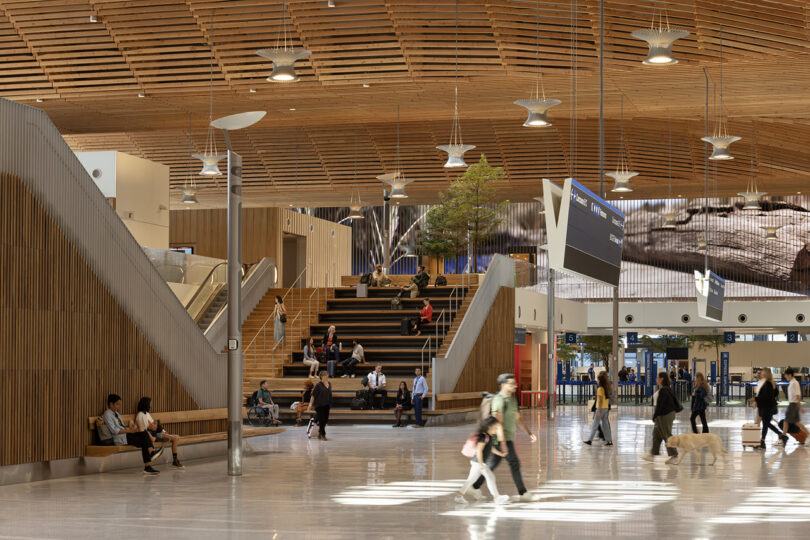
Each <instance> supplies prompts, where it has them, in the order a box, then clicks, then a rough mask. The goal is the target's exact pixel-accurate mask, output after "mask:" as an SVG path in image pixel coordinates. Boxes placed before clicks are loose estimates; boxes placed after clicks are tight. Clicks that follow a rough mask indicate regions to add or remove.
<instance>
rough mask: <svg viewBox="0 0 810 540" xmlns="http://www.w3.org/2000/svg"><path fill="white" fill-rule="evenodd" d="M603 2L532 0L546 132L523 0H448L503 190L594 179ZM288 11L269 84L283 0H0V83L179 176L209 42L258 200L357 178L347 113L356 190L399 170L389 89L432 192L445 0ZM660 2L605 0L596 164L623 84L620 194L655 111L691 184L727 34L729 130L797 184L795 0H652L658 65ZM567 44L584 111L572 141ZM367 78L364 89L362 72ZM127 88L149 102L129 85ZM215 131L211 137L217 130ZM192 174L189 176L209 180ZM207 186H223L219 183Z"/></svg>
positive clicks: (343, 1)
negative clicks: (291, 57)
mask: <svg viewBox="0 0 810 540" xmlns="http://www.w3.org/2000/svg"><path fill="white" fill-rule="evenodd" d="M598 6H599V4H598V1H597V0H579V1H577V2H576V10H575V16H572V11H571V3H570V2H566V1H549V0H543V1H542V2H541V3H540V11H541V13H540V16H541V26H540V50H541V62H542V65H543V72H544V77H543V79H544V83H545V89H546V95H547V96H548V97H556V98H559V99H561V100H563V104H562V105H560V106H558V107H555V108H554V109H552V110H551V113H550V117H551V118H552V120H553V122H554V127H553V128H552V129H551V131H547V130H530V129H529V130H527V129H524V128H521V127H520V123H521V122H522V120H523V118H524V115H525V112H524V111H523V110H522V109H520V108H518V107H516V106H514V105H513V104H512V101H513V100H514V99H517V98H521V97H527V96H528V95H529V92H530V91H531V90H532V87H533V85H534V78H535V69H536V66H535V36H536V28H535V21H536V14H535V11H534V10H535V2H534V1H533V0H491V1H488V2H484V1H481V0H460V2H459V64H460V65H459V97H460V105H461V115H462V129H463V134H464V139H465V142H467V143H469V144H474V145H476V147H477V148H476V149H475V150H474V151H473V152H471V154H468V161H475V160H476V159H477V156H478V155H479V153H480V152H484V153H485V154H486V155H487V157H488V158H489V160H490V162H491V163H493V164H498V165H503V166H504V167H505V168H506V169H507V172H508V174H509V177H510V180H509V186H510V187H509V194H508V196H509V197H512V198H514V197H522V198H528V197H530V196H533V195H534V194H536V191H537V190H538V189H539V188H538V185H537V181H538V179H539V178H541V177H542V176H544V175H545V171H546V169H547V168H550V171H551V173H552V177H557V178H560V177H563V176H565V175H566V174H568V173H569V171H572V170H576V171H577V176H578V177H580V178H581V179H583V180H584V181H585V182H592V183H594V184H595V183H596V181H597V179H596V170H597V167H598V146H597V138H596V124H595V122H594V120H593V118H594V117H595V115H596V114H597V112H598V96H599V93H598V77H597V55H596V45H597V38H598V35H599V26H598V23H599V18H598V15H599V13H598ZM288 7H289V17H288V32H289V36H290V39H291V42H292V44H294V45H296V46H303V47H306V48H308V49H310V50H311V51H312V56H311V57H310V58H308V59H305V60H303V61H300V62H298V64H297V67H298V71H299V73H300V74H301V76H302V81H301V82H299V83H296V84H288V85H278V84H270V83H267V82H266V81H265V78H266V77H267V75H268V74H269V72H270V71H271V69H272V67H271V65H270V63H269V62H268V61H266V60H264V59H262V58H260V57H258V56H257V55H256V54H255V51H256V50H257V49H259V48H262V47H267V46H273V45H274V44H275V42H276V38H277V36H278V32H279V30H280V29H281V25H282V12H281V2H280V1H279V0H186V1H181V0H141V1H138V2H131V1H125V0H109V1H102V0H55V1H49V2H40V1H34V0H4V1H3V2H2V4H0V52H3V53H5V55H4V58H3V60H0V61H2V62H4V64H3V66H4V67H6V68H7V69H5V70H2V71H0V95H3V96H9V97H14V98H17V99H22V100H24V101H25V102H27V103H32V104H33V103H34V101H33V100H34V98H35V97H42V98H44V99H45V102H44V103H42V104H39V106H42V107H43V108H44V109H45V110H46V111H47V112H48V113H49V114H50V115H51V117H52V118H53V119H54V121H55V122H56V124H57V125H58V126H59V127H60V129H62V130H63V132H64V133H65V134H66V140H68V141H69V142H70V144H71V145H72V146H73V147H74V148H76V149H85V150H87V149H118V150H124V151H127V152H129V153H133V154H136V155H141V156H143V157H147V158H149V159H154V160H156V161H160V162H162V163H166V164H168V165H169V166H170V167H172V185H174V186H179V185H180V184H181V183H182V181H183V180H184V179H185V176H186V175H187V174H188V173H189V172H193V170H194V169H197V170H198V168H199V163H197V162H196V161H194V162H192V163H191V165H189V161H188V158H187V155H186V154H187V153H188V150H187V148H188V135H187V133H186V132H185V131H186V129H187V128H186V126H187V123H188V119H189V114H192V123H193V131H192V139H193V141H192V147H193V150H194V151H201V150H202V148H203V146H204V142H205V129H204V126H205V125H206V124H207V116H208V114H207V113H208V88H207V81H208V65H209V54H210V49H211V46H213V50H214V95H215V110H214V114H215V116H222V115H224V114H229V113H233V112H240V111H244V110H251V109H265V110H267V111H268V116H267V118H266V120H264V121H263V122H262V123H260V124H259V125H257V126H255V127H253V128H251V129H249V130H247V131H246V132H244V133H238V134H234V144H235V147H236V149H237V151H239V152H240V153H241V154H242V155H243V157H244V160H245V167H244V168H245V177H244V180H245V184H246V190H247V192H249V193H250V192H252V193H254V194H255V195H256V197H257V198H256V199H255V201H254V203H255V204H268V203H287V202H289V201H288V199H289V198H290V197H291V196H293V195H294V194H295V193H301V194H302V197H303V196H306V197H308V198H309V199H311V200H313V201H314V200H317V199H318V198H322V199H323V202H324V203H326V202H329V203H331V202H332V200H333V199H334V198H335V196H336V195H339V196H341V197H345V198H346V199H347V200H348V197H349V191H350V190H351V188H352V186H354V185H355V181H354V159H353V156H354V132H355V131H356V129H355V127H354V126H360V127H359V131H360V133H361V135H360V137H359V144H358V146H359V147H360V148H361V150H359V152H358V182H357V183H358V184H359V185H360V190H361V193H365V194H368V195H369V196H375V197H378V196H379V192H380V189H379V187H380V185H379V183H378V182H377V181H376V179H375V177H376V176H377V175H378V174H380V173H382V172H390V171H392V170H394V168H395V167H396V156H395V154H396V152H395V137H396V125H395V123H394V122H395V115H396V106H395V105H396V104H397V103H399V104H401V109H402V118H403V133H402V149H401V162H402V169H403V171H404V172H405V173H406V175H407V176H409V177H412V178H414V179H415V180H416V181H415V182H414V183H413V184H411V185H410V186H409V188H408V192H409V193H411V194H412V195H414V196H416V197H421V196H424V197H426V200H424V201H422V202H431V201H432V200H435V197H436V191H437V190H438V189H443V188H444V187H445V186H446V184H447V181H448V180H449V179H451V178H453V177H454V175H455V174H456V172H455V171H447V170H445V169H443V168H442V167H441V164H442V163H443V160H444V154H443V153H441V152H439V151H438V150H436V149H435V148H434V147H435V146H436V145H438V144H444V143H446V141H447V138H448V135H449V129H450V120H451V118H452V103H453V81H454V76H455V69H454V62H455V3H454V2H453V1H452V0H438V1H435V0H433V1H431V0H397V1H393V0H339V1H338V2H337V7H336V8H333V9H330V8H327V7H326V6H325V2H323V1H322V0H289V2H288ZM657 7H660V6H658V5H657V4H653V3H651V2H646V1H641V0H607V1H606V5H605V36H606V40H607V41H606V58H605V71H606V80H605V90H606V109H605V113H606V119H607V122H606V127H607V130H608V132H607V133H608V135H607V141H606V142H607V146H606V167H607V169H608V170H610V169H611V168H613V167H615V160H616V159H617V157H618V153H617V151H618V145H617V144H618V143H617V142H616V140H615V133H614V130H615V124H616V120H617V116H618V101H619V99H618V97H619V95H620V94H622V95H624V96H625V116H626V118H627V121H628V124H627V128H628V129H627V130H626V149H627V152H628V155H629V159H630V163H631V165H632V166H633V167H634V168H635V169H636V170H638V171H639V172H641V173H642V175H641V176H639V177H638V178H637V179H636V180H634V185H638V186H639V187H640V189H639V190H638V191H637V192H636V193H634V196H647V195H653V196H655V195H656V193H655V190H656V189H659V188H660V184H661V182H660V179H661V178H666V175H667V160H666V159H665V156H666V153H665V152H662V151H661V149H660V148H659V146H660V145H661V144H663V142H664V141H665V140H666V128H665V126H666V119H668V118H670V117H672V118H673V119H674V122H676V123H677V124H678V125H679V127H678V128H677V129H676V133H675V136H674V139H675V142H674V148H673V155H674V159H675V163H674V165H673V177H677V178H678V180H679V182H680V184H679V185H678V188H680V190H682V191H684V192H685V193H690V194H696V193H699V192H700V190H701V189H702V185H703V178H702V173H703V168H702V160H703V152H704V146H703V144H702V143H700V141H699V138H700V137H701V136H702V135H703V128H702V120H701V119H702V118H703V101H704V96H703V92H702V85H703V71H702V69H703V68H704V67H706V68H707V69H708V72H709V76H710V79H711V85H712V87H715V86H716V85H717V83H718V82H719V64H718V62H717V60H718V58H719V46H720V37H721V31H722V42H723V57H724V59H725V60H726V64H725V66H724V73H723V75H724V81H723V83H724V91H725V109H724V110H725V111H726V113H727V114H728V115H729V117H730V118H731V120H730V123H729V126H730V128H729V129H730V130H731V131H734V130H737V131H739V133H736V132H735V134H738V135H741V136H743V137H744V138H749V137H750V121H751V119H755V120H756V122H757V125H758V126H761V127H758V130H760V129H761V134H759V135H758V137H757V141H758V144H757V146H758V149H757V151H756V154H757V159H756V162H757V168H758V173H759V174H760V175H763V177H764V181H765V182H766V183H770V184H771V188H769V190H770V191H771V192H779V190H781V191H782V192H784V193H790V192H792V190H794V189H795V188H796V186H797V185H800V184H801V183H802V182H803V181H805V180H806V178H807V173H806V171H807V170H808V167H807V166H808V163H810V153H808V152H807V150H806V148H807V147H808V146H809V145H810V133H809V132H808V129H807V123H808V111H809V110H810V96H808V94H807V91H806V89H807V88H808V87H810V50H808V49H810V33H809V32H808V23H807V11H808V9H810V6H808V3H807V2H804V1H800V0H778V1H771V2H761V1H759V0H730V1H727V2H724V3H722V4H717V3H716V2H711V1H709V0H693V1H692V0H678V1H673V2H667V3H666V7H667V13H668V19H669V23H670V25H671V26H673V27H680V28H684V29H686V30H688V31H689V32H690V36H688V37H687V38H685V39H682V40H679V41H678V42H677V44H676V47H675V52H676V55H677V57H678V58H679V60H680V64H679V65H676V66H670V67H667V68H661V69H656V68H649V67H644V66H642V65H641V63H640V61H641V59H642V58H643V57H644V55H645V54H646V45H645V44H644V43H643V42H641V41H639V40H636V39H634V38H632V37H631V36H630V35H629V33H630V32H631V31H632V30H634V29H637V28H644V27H648V26H649V25H650V21H651V20H652V17H653V12H654V10H655V9H656V8H657ZM90 13H96V14H98V15H99V18H100V22H99V23H97V24H93V23H90V22H89V15H90ZM212 13H213V17H214V20H213V24H212V21H211V16H212ZM572 27H573V28H574V37H575V43H574V44H572V41H571V37H572V30H571V29H572ZM572 45H575V46H574V47H572ZM572 49H573V50H575V52H576V54H577V61H576V66H577V68H578V74H577V116H578V117H579V119H580V120H579V122H578V129H577V143H576V146H575V147H574V146H573V145H572V144H571V128H572V126H571V125H570V116H571V115H572V112H573V100H572V95H571V82H572V78H571V73H570V68H571V58H570V55H571V52H572ZM364 82H369V83H370V84H371V88H362V86H361V83H364ZM250 89H255V90H256V92H255V93H251V92H249V90H250ZM139 91H144V92H145V93H146V95H147V98H145V99H138V98H137V97H136V95H137V93H138V92H139ZM290 108H295V109H296V110H295V111H290V110H289V109H290ZM406 124H408V125H406ZM732 127H733V129H732ZM549 133H551V134H553V135H548V134H549ZM218 141H219V144H220V147H221V148H223V147H224V144H223V142H222V139H221V136H219V135H218ZM548 144H552V145H556V147H552V148H551V149H550V150H549V152H548V153H549V154H550V156H551V157H550V160H549V161H550V163H549V166H548V167H547V166H546V163H545V159H544V158H545V154H546V147H547V145H548ZM747 146H748V144H747V141H745V140H744V141H741V142H740V143H735V144H734V145H733V147H732V150H733V153H734V154H735V155H737V156H738V159H736V160H734V161H732V162H726V163H722V164H718V165H717V174H718V182H719V183H720V186H719V189H720V191H724V190H725V192H728V193H734V192H736V191H737V190H738V189H739V188H738V184H741V183H742V184H744V182H743V180H742V179H744V178H747V176H748V174H749V173H748V160H747V156H748V154H747V152H748V151H749V150H748V148H747ZM788 148H790V149H791V151H790V152H787V151H785V150H786V149H788ZM296 156H298V157H297V159H296ZM471 156H472V157H471ZM296 161H297V162H298V166H297V168H298V174H297V175H296V173H295V168H296V165H295V163H296ZM572 161H576V163H572ZM712 170H713V169H712ZM296 179H297V180H298V182H296ZM197 180H198V182H199V183H200V184H202V185H203V186H214V187H215V186H216V185H217V183H219V184H221V182H218V181H215V180H212V179H209V178H201V177H198V178H197ZM724 182H731V183H730V184H728V185H723V184H724ZM732 184H733V185H732ZM221 187H222V186H221V185H220V186H219V189H221ZM324 188H327V189H324ZM177 194H179V192H177ZM210 195H211V197H212V198H214V199H216V200H220V199H222V196H221V194H217V192H216V189H213V190H212V193H211V194H210ZM657 195H661V194H660V193H658V194H657ZM203 198H204V197H203ZM218 204H219V203H218Z"/></svg>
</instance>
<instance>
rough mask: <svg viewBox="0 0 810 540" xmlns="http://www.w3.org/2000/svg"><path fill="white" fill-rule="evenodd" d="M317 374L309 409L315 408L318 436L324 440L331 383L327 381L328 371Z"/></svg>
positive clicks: (330, 398) (330, 404) (329, 406)
mask: <svg viewBox="0 0 810 540" xmlns="http://www.w3.org/2000/svg"><path fill="white" fill-rule="evenodd" d="M319 376H320V378H321V380H320V381H319V382H318V384H316V385H315V388H313V389H312V397H311V398H310V400H309V410H313V409H315V413H316V414H317V415H318V438H319V439H320V440H322V441H326V440H328V439H327V438H326V424H327V423H328V422H329V409H330V408H331V407H332V383H330V382H329V372H328V371H326V370H324V371H321V372H320V374H319Z"/></svg>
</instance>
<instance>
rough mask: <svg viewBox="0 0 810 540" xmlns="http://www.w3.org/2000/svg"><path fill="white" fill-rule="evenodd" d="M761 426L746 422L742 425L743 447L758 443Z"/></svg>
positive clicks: (753, 445)
mask: <svg viewBox="0 0 810 540" xmlns="http://www.w3.org/2000/svg"><path fill="white" fill-rule="evenodd" d="M761 433H762V428H761V427H760V425H759V424H752V423H747V424H743V426H742V445H743V448H754V447H755V446H759V444H760V434H761Z"/></svg>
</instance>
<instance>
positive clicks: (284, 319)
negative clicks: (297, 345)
mask: <svg viewBox="0 0 810 540" xmlns="http://www.w3.org/2000/svg"><path fill="white" fill-rule="evenodd" d="M278 320H280V321H281V323H282V324H284V323H285V322H287V314H286V313H282V314H281V315H279V316H278Z"/></svg>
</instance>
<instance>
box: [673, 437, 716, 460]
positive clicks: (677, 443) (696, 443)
mask: <svg viewBox="0 0 810 540" xmlns="http://www.w3.org/2000/svg"><path fill="white" fill-rule="evenodd" d="M703 447H707V448H708V449H709V451H710V452H711V453H712V456H713V457H714V461H712V462H711V463H710V464H709V465H714V463H715V462H716V461H717V456H718V455H721V456H723V454H728V451H726V449H725V448H723V440H722V439H721V438H720V436H719V435H715V434H714V433H685V434H683V435H673V436H672V437H670V438H669V439H667V448H677V449H678V450H682V452H681V455H680V456H678V461H676V462H675V465H677V464H678V463H680V462H681V460H682V459H683V456H684V455H686V453H687V452H692V453H693V454H695V459H696V460H697V464H698V465H700V454H698V453H697V449H698V448H703ZM723 459H724V460H725V459H726V458H725V456H723Z"/></svg>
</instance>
